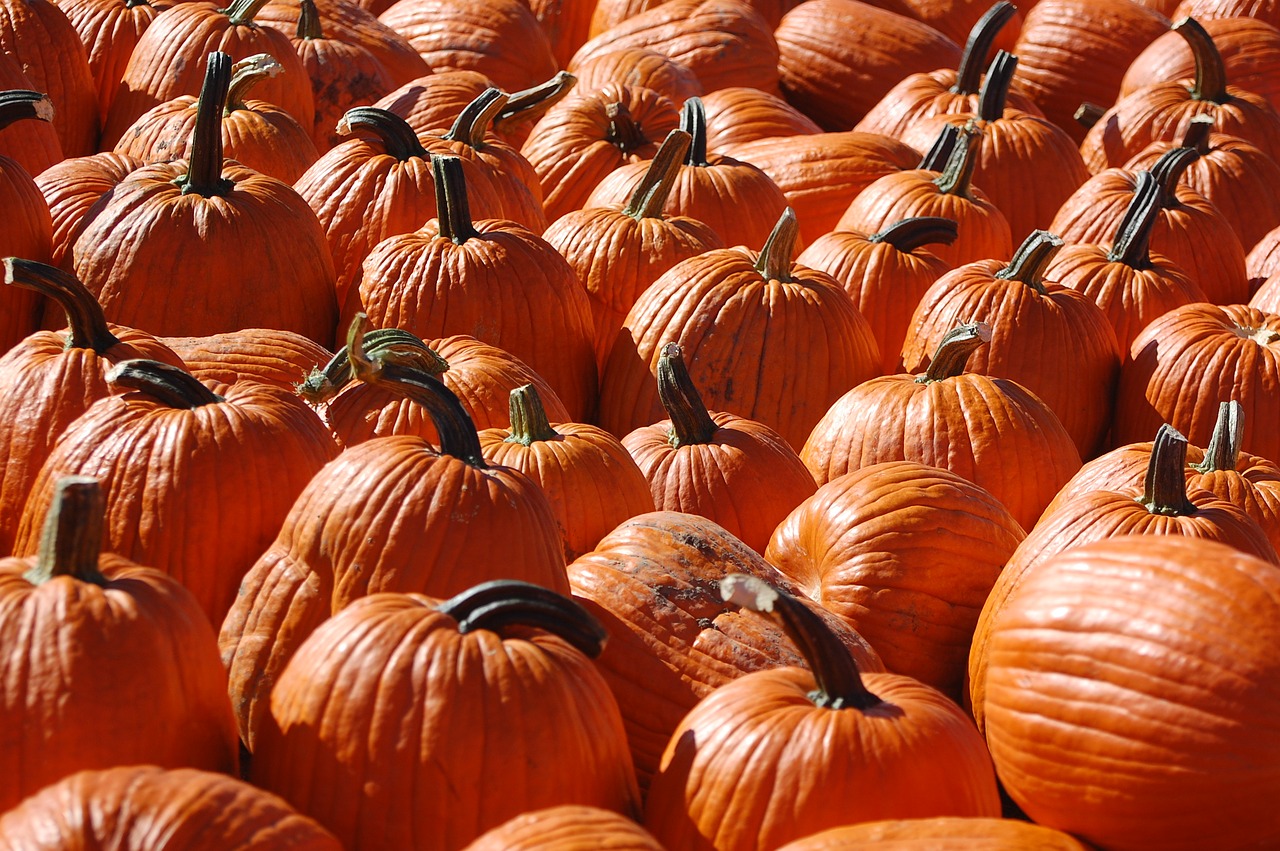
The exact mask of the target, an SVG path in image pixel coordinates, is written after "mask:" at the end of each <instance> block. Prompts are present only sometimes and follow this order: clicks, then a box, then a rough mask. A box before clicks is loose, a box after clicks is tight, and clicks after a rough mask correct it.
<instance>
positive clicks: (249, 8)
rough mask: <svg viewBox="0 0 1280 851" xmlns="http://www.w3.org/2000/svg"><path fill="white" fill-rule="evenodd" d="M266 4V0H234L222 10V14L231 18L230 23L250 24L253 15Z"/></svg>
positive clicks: (238, 24)
mask: <svg viewBox="0 0 1280 851" xmlns="http://www.w3.org/2000/svg"><path fill="white" fill-rule="evenodd" d="M265 5H267V0H234V2H233V3H232V4H231V5H230V6H228V7H227V8H226V9H224V10H223V14H224V15H226V16H227V17H228V18H230V19H231V23H233V24H235V25H237V26H242V25H246V24H252V23H253V19H254V16H255V15H257V14H258V12H260V11H262V7H263V6H265Z"/></svg>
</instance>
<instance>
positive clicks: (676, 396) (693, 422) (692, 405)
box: [658, 343, 720, 449]
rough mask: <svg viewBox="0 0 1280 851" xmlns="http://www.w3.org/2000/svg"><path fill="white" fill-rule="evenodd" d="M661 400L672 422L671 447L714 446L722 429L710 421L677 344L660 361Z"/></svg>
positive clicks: (665, 349) (666, 350)
mask: <svg viewBox="0 0 1280 851" xmlns="http://www.w3.org/2000/svg"><path fill="white" fill-rule="evenodd" d="M658 400H659V401H660V402H661V403H662V407H663V408H664V409H665V410H666V412H667V416H668V417H669V418H670V419H671V434H670V436H669V437H668V439H667V440H668V442H669V443H670V444H671V445H672V447H674V448H676V449H679V448H680V447H681V446H688V445H691V444H692V445H700V444H707V443H710V442H711V439H712V437H714V436H715V433H716V431H718V430H719V428H720V427H719V426H717V425H716V422H715V420H713V419H711V414H710V413H708V412H707V406H706V404H705V403H703V401H702V394H701V393H699V392H698V388H697V386H696V385H695V384H694V383H693V378H692V377H690V375H689V369H688V367H686V366H685V362H684V352H683V350H682V349H681V348H680V346H679V345H678V344H676V343H667V344H666V345H665V346H663V347H662V354H661V355H660V356H659V357H658Z"/></svg>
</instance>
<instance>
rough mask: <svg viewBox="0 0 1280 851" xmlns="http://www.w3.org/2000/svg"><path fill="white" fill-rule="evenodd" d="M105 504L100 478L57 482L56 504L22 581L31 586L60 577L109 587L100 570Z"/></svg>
mask: <svg viewBox="0 0 1280 851" xmlns="http://www.w3.org/2000/svg"><path fill="white" fill-rule="evenodd" d="M106 502H107V500H106V497H105V496H103V494H102V486H101V485H99V484H98V480H97V479H94V478H90V477H89V476H63V477H62V478H60V479H58V481H57V483H56V484H55V485H54V492H53V503H52V504H51V505H50V506H49V513H48V515H47V516H46V517H45V521H44V529H43V530H41V534H40V549H39V551H38V553H37V554H36V563H35V566H34V567H32V568H31V569H30V570H28V571H27V572H26V574H25V575H24V577H23V578H25V579H26V580H27V581H28V582H30V583H31V584H32V585H43V584H44V583H46V582H48V581H50V580H52V579H54V578H56V577H58V576H70V577H72V578H74V579H78V580H80V581H81V582H91V583H93V584H94V585H99V586H102V585H106V584H107V578H106V577H105V576H103V575H102V573H101V571H99V570H98V555H99V554H100V553H101V552H102V538H103V530H104V529H105V528H106Z"/></svg>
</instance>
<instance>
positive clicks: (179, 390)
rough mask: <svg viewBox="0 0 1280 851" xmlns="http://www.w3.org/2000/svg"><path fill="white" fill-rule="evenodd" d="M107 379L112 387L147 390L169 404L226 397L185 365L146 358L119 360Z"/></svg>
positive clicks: (208, 402) (209, 401)
mask: <svg viewBox="0 0 1280 851" xmlns="http://www.w3.org/2000/svg"><path fill="white" fill-rule="evenodd" d="M106 379H107V383H108V384H110V385H111V386H112V387H127V388H128V389H130V390H137V391H138V392H140V393H146V394H147V395H148V396H150V397H152V398H153V399H156V400H157V401H159V402H160V403H162V404H164V405H167V406H168V407H170V408H185V409H187V410H195V409H196V408H200V407H203V406H204V405H212V404H215V403H217V402H221V401H223V398H222V397H221V396H219V395H218V394H217V393H214V392H213V391H212V390H210V389H209V388H208V387H205V386H204V385H203V384H201V383H200V379H198V378H196V377H195V376H194V375H192V374H191V373H189V372H187V371H186V370H185V369H183V368H182V367H178V366H173V365H171V364H167V363H161V362H160V361H154V360H146V359H145V358H134V359H133V360H126V361H120V363H118V364H116V365H115V366H113V367H112V368H111V369H110V370H108V371H107V374H106Z"/></svg>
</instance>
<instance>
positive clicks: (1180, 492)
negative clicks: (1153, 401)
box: [1139, 423, 1196, 517]
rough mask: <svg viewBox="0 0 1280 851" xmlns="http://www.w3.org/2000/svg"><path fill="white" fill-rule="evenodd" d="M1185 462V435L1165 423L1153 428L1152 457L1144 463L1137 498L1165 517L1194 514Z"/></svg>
mask: <svg viewBox="0 0 1280 851" xmlns="http://www.w3.org/2000/svg"><path fill="white" fill-rule="evenodd" d="M1186 465H1187V439H1186V437H1184V436H1183V435H1182V433H1181V432H1180V431H1178V430H1177V429H1176V428H1174V427H1173V426H1171V425H1169V424H1168V423H1165V424H1164V425H1162V426H1160V430H1159V431H1158V432H1156V440H1155V443H1154V444H1153V445H1152V447H1151V460H1150V461H1149V462H1148V463H1147V475H1146V478H1145V480H1144V481H1143V484H1142V498H1141V499H1140V500H1139V502H1141V503H1142V504H1143V505H1145V506H1146V507H1147V510H1148V511H1150V512H1151V513H1152V514H1162V515H1165V516H1167V517H1185V516H1186V515H1188V514H1194V513H1195V511H1196V507H1195V505H1193V504H1192V503H1191V500H1189V499H1187V476H1186V473H1184V472H1183V469H1184V468H1185V467H1186Z"/></svg>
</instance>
